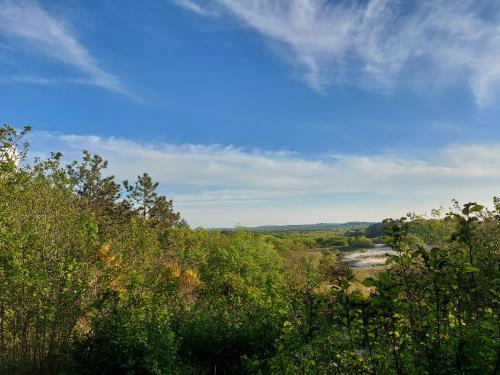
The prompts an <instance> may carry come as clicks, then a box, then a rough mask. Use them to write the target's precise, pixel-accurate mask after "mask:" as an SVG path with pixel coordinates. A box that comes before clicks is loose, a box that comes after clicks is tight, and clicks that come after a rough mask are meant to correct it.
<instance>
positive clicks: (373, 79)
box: [189, 0, 500, 107]
mask: <svg viewBox="0 0 500 375" xmlns="http://www.w3.org/2000/svg"><path fill="white" fill-rule="evenodd" d="M189 2H190V3H192V4H193V5H197V4H199V3H195V2H194V0H190V1H189ZM212 5H213V6H216V7H218V9H219V10H220V11H221V12H222V11H225V12H226V13H229V14H231V15H233V16H234V17H236V18H237V19H238V20H240V21H241V22H242V23H243V24H245V25H247V26H249V27H251V28H253V29H255V30H256V31H258V32H259V33H261V34H262V35H263V36H264V37H266V38H267V39H268V40H270V41H272V42H273V43H275V45H278V46H279V47H280V48H278V49H277V50H278V51H280V53H283V51H285V52H284V54H285V56H286V58H287V59H288V60H289V61H290V62H292V63H293V64H294V65H295V66H297V67H298V68H299V69H300V71H301V72H302V73H303V76H304V78H305V80H306V81H307V83H308V84H309V85H310V86H312V87H313V88H315V89H317V90H322V89H323V88H324V87H325V86H327V85H329V84H332V83H333V84H339V83H348V84H355V85H360V86H363V87H369V88H371V89H377V90H380V89H382V90H390V89H393V88H394V87H395V86H397V85H405V86H407V87H412V88H416V89H418V90H424V89H423V87H425V90H426V91H428V90H429V87H434V88H438V87H442V86H443V85H448V84H453V85H457V84H458V85H460V84H462V82H465V83H466V84H469V86H470V88H471V90H472V93H473V95H474V98H475V101H476V102H477V104H478V105H479V106H481V107H486V106H488V105H491V104H493V101H494V99H495V97H496V94H498V89H499V86H500V63H499V62H500V3H499V2H498V1H495V0H485V1H480V2H478V1H474V0H461V1H456V0H416V1H398V0H368V1H363V2H361V1H359V2H353V1H347V0H341V1H330V0H212Z"/></svg>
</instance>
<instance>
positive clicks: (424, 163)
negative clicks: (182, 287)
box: [32, 132, 500, 225]
mask: <svg viewBox="0 0 500 375" xmlns="http://www.w3.org/2000/svg"><path fill="white" fill-rule="evenodd" d="M32 143H33V151H34V153H36V154H40V155H42V154H45V155H47V154H48V153H49V151H63V152H64V153H65V155H66V158H68V159H78V158H80V152H81V150H82V148H86V149H89V150H90V151H92V152H95V153H99V154H101V155H103V157H105V158H106V159H108V160H109V162H110V173H113V174H115V175H116V176H117V177H118V178H119V179H132V180H133V179H135V178H136V176H137V175H138V174H139V173H142V172H143V171H147V172H149V173H150V174H151V175H152V176H153V177H154V178H155V179H156V180H158V181H159V182H160V183H161V186H162V187H163V189H164V191H165V193H166V194H168V195H169V196H170V197H172V198H173V199H174V201H175V202H176V206H177V208H178V209H180V210H181V212H183V213H184V214H185V215H186V216H187V218H188V219H189V220H190V222H191V223H194V224H204V225H227V224H230V223H236V222H237V221H240V222H243V223H244V224H259V223H260V224H262V223H266V222H267V223H273V222H274V223H277V222H281V223H284V222H286V223H290V222H292V223H293V222H295V223H297V222H304V221H329V220H330V221H331V220H334V221H339V220H349V219H372V220H374V219H381V218H382V216H378V215H384V216H389V215H390V216H394V215H399V214H403V213H405V211H407V210H410V209H415V210H419V209H422V210H423V209H431V208H433V207H434V206H435V205H439V204H441V203H444V204H446V203H448V202H449V201H450V200H451V199H452V198H459V199H469V200H479V201H483V202H485V201H489V199H490V198H491V197H492V196H493V195H495V194H498V193H499V192H498V191H497V190H498V189H497V188H498V186H500V169H498V165H499V163H500V144H498V143H493V144H479V145H448V146H446V147H444V148H443V149H440V150H434V151H429V150H426V152H425V153H422V155H425V156H422V155H413V156H410V155H401V154H375V155H351V154H340V155H339V154H335V155H324V156H323V157H322V158H320V159H315V160H311V159H307V158H304V157H301V156H300V155H296V154H294V153H289V152H273V151H267V152H264V151H249V150H244V149H239V148H235V147H231V146H228V147H224V146H218V145H209V146H207V145H191V144H184V145H176V144H147V145H146V144H140V143H137V142H132V141H130V140H126V139H120V138H102V137H97V136H86V135H65V134H54V133H41V132H35V133H34V134H33V135H32ZM346 196H347V197H348V198H345V197H346ZM342 197H344V198H342ZM349 197H350V198H349ZM363 197H364V198H363ZM367 197H368V198H367ZM361 198H363V199H364V201H363V202H361V201H360V202H358V203H357V204H356V200H359V199H361ZM327 208H328V209H327ZM363 210H364V211H363ZM293 212H295V214H293ZM305 213H307V215H308V216H300V215H306V214H305Z"/></svg>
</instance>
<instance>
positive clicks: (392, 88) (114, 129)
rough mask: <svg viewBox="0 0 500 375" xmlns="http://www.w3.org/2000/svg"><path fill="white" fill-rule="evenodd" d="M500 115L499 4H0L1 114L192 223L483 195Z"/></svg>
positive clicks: (304, 219) (398, 210) (43, 144)
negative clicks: (156, 187)
mask: <svg viewBox="0 0 500 375" xmlns="http://www.w3.org/2000/svg"><path fill="white" fill-rule="evenodd" d="M499 120H500V4H499V3H498V2H497V1H493V0H492V1H488V0H483V1H468V0H464V1H451V0H450V1H449V0H432V1H431V0H424V1H418V2H417V1H415V2H411V1H408V2H401V1H396V0H363V1H361V0H360V1H357V2H351V1H349V2H348V1H340V0H339V1H328V0H287V1H285V0H281V1H280V0H274V1H272V0H205V1H196V0H156V1H155V0H144V1H140V2H137V1H129V0H123V1H120V2H116V1H111V0H109V1H107V0H92V1H85V2H82V1H77V0H65V1H58V0H50V1H48V0H46V1H42V0H39V1H35V0H26V1H23V0H18V1H15V0H0V121H1V122H2V123H9V124H12V125H14V126H17V127H21V126H22V125H25V124H31V125H32V126H33V127H34V129H35V132H34V133H33V134H32V136H31V142H32V151H33V153H34V154H36V155H47V154H48V153H49V152H50V151H54V150H61V151H63V152H64V153H65V155H66V157H67V158H68V159H72V158H78V157H79V152H80V150H82V149H84V148H85V149H89V150H91V151H94V152H98V153H100V154H102V155H103V156H104V157H105V158H107V159H108V160H109V161H110V173H113V174H115V175H116V176H117V178H118V179H125V178H129V179H133V178H134V176H136V175H137V174H139V173H141V172H142V171H148V172H150V173H151V174H152V175H153V177H154V178H155V179H157V180H158V181H160V183H161V186H162V191H163V192H164V193H165V194H166V195H168V196H169V197H172V198H173V199H174V203H175V204H176V208H177V209H178V210H180V211H181V213H183V214H184V216H185V217H186V218H187V219H188V221H189V222H190V224H192V225H194V226H196V225H204V226H231V225H234V224H235V223H237V222H240V223H242V224H244V225H257V224H289V223H309V222H338V221H346V220H379V219H382V218H384V217H386V216H398V215H402V214H404V213H405V212H407V211H409V210H415V211H417V212H422V213H424V212H429V210H430V209H431V208H434V207H436V206H440V205H445V206H446V205H448V203H449V201H450V199H452V198H458V199H461V200H480V201H483V202H485V201H486V202H487V201H489V200H490V198H491V197H492V196H493V195H495V194H497V195H498V194H499V189H498V187H499V186H500V184H499V183H500V172H499V168H498V163H499V162H500V125H499Z"/></svg>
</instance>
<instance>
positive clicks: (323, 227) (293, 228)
mask: <svg viewBox="0 0 500 375" xmlns="http://www.w3.org/2000/svg"><path fill="white" fill-rule="evenodd" d="M371 224H375V223H374V222H369V221H351V222H347V223H318V224H295V225H262V226H258V227H245V226H241V227H240V226H238V227H234V228H213V229H212V230H221V231H222V230H226V231H233V230H237V229H244V230H246V231H249V232H313V231H327V230H339V229H342V230H349V229H366V228H367V227H368V226H370V225H371Z"/></svg>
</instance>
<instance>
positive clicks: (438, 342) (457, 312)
mask: <svg viewBox="0 0 500 375" xmlns="http://www.w3.org/2000/svg"><path fill="white" fill-rule="evenodd" d="M28 131H29V128H26V129H25V130H23V131H21V132H18V131H17V130H15V129H13V128H11V127H8V126H5V127H3V128H0V373H2V374H95V373H99V374H158V375H160V374H214V373H226V374H229V373H231V374H237V373H241V374H245V373H247V374H314V375H319V374H325V375H326V374H398V375H399V374H426V373H428V374H497V373H499V372H500V327H499V321H500V319H499V315H500V298H499V297H500V290H499V283H500V282H499V280H500V270H499V265H500V262H499V256H500V253H499V251H500V250H499V249H500V247H499V244H500V200H499V199H498V198H495V199H494V204H493V207H494V208H493V209H492V210H488V209H486V208H485V207H483V206H481V205H479V204H476V203H467V204H465V205H463V206H460V205H459V204H458V203H457V202H455V203H454V206H453V208H452V210H451V212H449V213H447V214H445V215H443V214H442V212H441V211H439V212H438V211H436V212H434V215H433V216H432V217H431V218H430V219H429V218H423V217H418V216H416V215H409V216H407V217H404V218H401V219H398V220H391V219H389V220H385V221H384V223H383V229H384V234H385V237H384V239H385V242H386V244H387V245H388V246H390V247H391V248H392V249H393V250H394V251H395V253H396V255H394V256H391V257H389V258H388V261H387V265H386V267H385V269H384V270H383V271H382V272H380V273H378V275H377V277H373V278H367V279H365V280H364V287H365V288H367V289H366V291H367V292H366V293H365V294H364V295H362V294H360V293H359V292H356V290H359V289H357V288H355V287H356V286H359V282H360V280H357V279H356V278H355V275H354V274H353V272H352V270H351V269H350V268H349V267H348V265H347V264H346V263H345V262H343V260H342V256H341V251H344V250H349V249H350V248H358V247H361V248H369V247H372V246H373V241H372V240H370V239H369V238H366V237H364V236H363V234H364V232H363V231H362V230H361V228H358V227H356V228H354V230H352V228H351V229H350V230H348V231H347V232H346V231H345V230H335V231H314V232H287V233H284V232H281V233H248V232H245V231H243V230H239V231H231V232H218V231H206V230H203V229H197V230H192V229H190V228H189V227H188V226H187V225H186V224H185V222H184V221H183V220H181V218H180V215H179V214H178V213H176V212H174V210H173V203H172V201H171V200H169V199H167V198H166V197H164V196H161V195H159V194H158V192H157V187H158V184H157V183H156V182H154V181H153V179H152V178H151V177H150V176H149V175H147V174H143V175H141V176H139V178H138V181H137V182H135V183H132V184H130V183H128V182H124V183H123V186H122V185H120V184H118V183H116V182H115V180H114V178H113V177H112V176H106V175H105V170H106V167H107V163H106V162H105V161H104V160H103V159H102V158H101V157H100V156H98V155H92V154H91V153H89V152H86V151H85V152H84V154H83V160H82V161H81V162H73V163H71V164H70V165H68V166H63V165H62V164H61V160H62V155H61V154H60V153H54V154H53V155H52V156H51V157H50V158H49V159H47V160H36V161H35V162H34V164H33V165H32V166H30V165H26V164H23V163H24V162H25V161H24V158H25V156H26V153H27V151H28V149H29V145H28V144H27V143H26V142H25V141H24V137H25V136H26V133H27V132H28ZM380 233H381V232H380V226H377V227H373V228H372V227H370V228H368V230H367V231H366V235H367V236H370V235H373V234H377V236H379V235H380Z"/></svg>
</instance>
